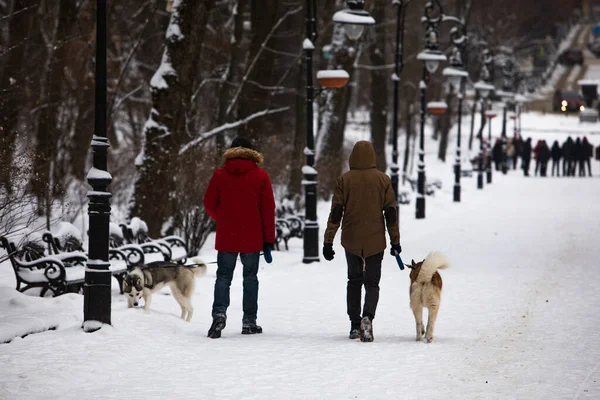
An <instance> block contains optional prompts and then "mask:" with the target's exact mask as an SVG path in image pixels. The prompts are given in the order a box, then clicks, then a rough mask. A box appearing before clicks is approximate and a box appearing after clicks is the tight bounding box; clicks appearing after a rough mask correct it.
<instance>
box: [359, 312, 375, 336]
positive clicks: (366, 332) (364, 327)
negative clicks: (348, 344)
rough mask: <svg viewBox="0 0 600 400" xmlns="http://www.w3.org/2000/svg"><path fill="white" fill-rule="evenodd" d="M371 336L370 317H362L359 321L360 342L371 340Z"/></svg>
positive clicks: (371, 324)
mask: <svg viewBox="0 0 600 400" xmlns="http://www.w3.org/2000/svg"><path fill="white" fill-rule="evenodd" d="M373 339H374V337H373V323H372V322H371V318H369V317H363V319H362V321H360V341H361V342H372V341H373Z"/></svg>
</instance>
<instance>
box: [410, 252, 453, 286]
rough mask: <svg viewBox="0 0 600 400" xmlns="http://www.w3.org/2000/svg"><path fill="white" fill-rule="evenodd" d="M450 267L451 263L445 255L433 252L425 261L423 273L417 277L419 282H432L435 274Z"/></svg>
mask: <svg viewBox="0 0 600 400" xmlns="http://www.w3.org/2000/svg"><path fill="white" fill-rule="evenodd" d="M449 266H450V262H449V261H448V259H447V258H446V256H445V255H443V254H442V253H440V252H437V251H434V252H431V253H429V254H428V255H427V257H426V258H425V261H423V265H422V266H421V272H420V273H419V276H418V277H417V282H420V283H426V282H431V278H432V277H433V274H435V273H436V272H437V270H438V269H446V268H448V267H449Z"/></svg>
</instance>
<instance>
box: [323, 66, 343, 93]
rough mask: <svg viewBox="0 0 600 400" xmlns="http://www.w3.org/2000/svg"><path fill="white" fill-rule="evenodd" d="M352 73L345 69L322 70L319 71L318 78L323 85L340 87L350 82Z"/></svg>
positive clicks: (333, 87)
mask: <svg viewBox="0 0 600 400" xmlns="http://www.w3.org/2000/svg"><path fill="white" fill-rule="evenodd" d="M349 79H350V75H349V74H348V73H347V72H346V71H344V70H343V69H330V70H321V71H319V72H317V80H318V81H319V84H320V85H321V86H323V87H326V88H329V89H339V88H342V87H344V86H346V84H347V83H348V80H349Z"/></svg>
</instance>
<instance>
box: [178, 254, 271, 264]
mask: <svg viewBox="0 0 600 400" xmlns="http://www.w3.org/2000/svg"><path fill="white" fill-rule="evenodd" d="M258 256H259V257H260V256H264V257H265V260H267V263H269V264H271V262H272V261H273V257H272V256H271V252H270V251H269V253H268V255H267V254H265V253H260V254H259V255H258ZM267 257H269V258H268V259H267ZM269 260H270V261H269ZM213 264H218V261H211V262H207V263H204V265H213ZM194 265H199V264H188V265H185V267H193V266H194Z"/></svg>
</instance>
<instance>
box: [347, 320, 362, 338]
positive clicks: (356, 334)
mask: <svg viewBox="0 0 600 400" xmlns="http://www.w3.org/2000/svg"><path fill="white" fill-rule="evenodd" d="M348 337H349V338H350V339H359V338H360V323H358V324H355V323H352V325H350V335H349V336H348Z"/></svg>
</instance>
